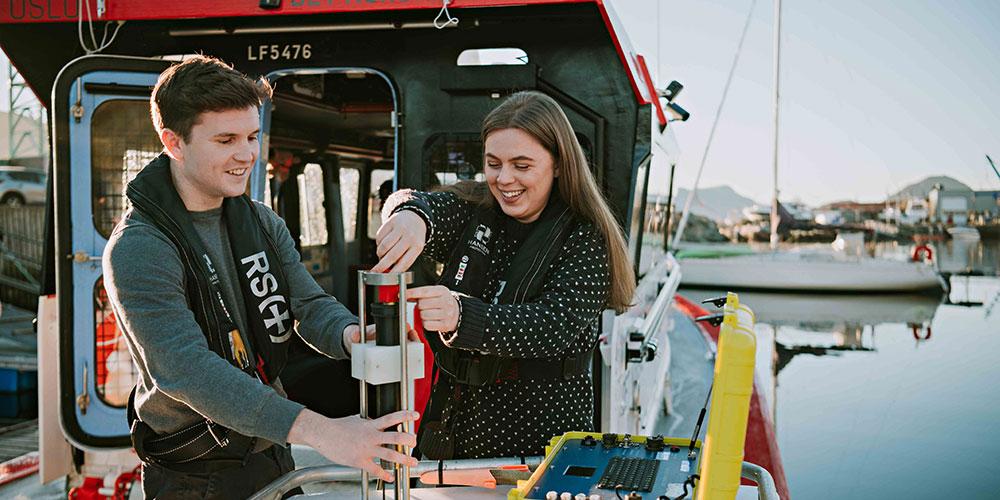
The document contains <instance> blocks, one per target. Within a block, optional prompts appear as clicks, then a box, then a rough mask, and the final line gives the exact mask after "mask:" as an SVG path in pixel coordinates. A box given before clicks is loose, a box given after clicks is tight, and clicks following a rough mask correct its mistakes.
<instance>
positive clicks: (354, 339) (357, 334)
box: [342, 324, 420, 356]
mask: <svg viewBox="0 0 1000 500" xmlns="http://www.w3.org/2000/svg"><path fill="white" fill-rule="evenodd" d="M406 338H407V339H408V340H410V341H411V342H420V335H419V334H417V331H416V330H414V329H413V327H412V326H411V325H409V324H407V325H406ZM374 341H375V325H368V326H366V327H365V342H374ZM342 342H343V343H344V351H346V352H347V355H348V356H350V355H351V349H352V348H353V347H354V344H357V343H359V342H361V327H360V326H358V325H347V328H345V329H344V337H343V339H342Z"/></svg>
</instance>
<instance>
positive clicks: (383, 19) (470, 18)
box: [0, 0, 788, 498]
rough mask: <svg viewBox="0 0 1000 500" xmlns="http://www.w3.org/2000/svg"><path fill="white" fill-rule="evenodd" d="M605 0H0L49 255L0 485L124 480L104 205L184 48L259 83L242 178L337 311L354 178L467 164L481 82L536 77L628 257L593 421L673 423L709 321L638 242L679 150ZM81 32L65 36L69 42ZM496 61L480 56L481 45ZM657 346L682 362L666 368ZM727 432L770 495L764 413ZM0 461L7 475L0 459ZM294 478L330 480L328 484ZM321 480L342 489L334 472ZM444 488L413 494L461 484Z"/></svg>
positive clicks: (348, 275) (688, 417) (363, 189)
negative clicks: (8, 472) (161, 82)
mask: <svg viewBox="0 0 1000 500" xmlns="http://www.w3.org/2000/svg"><path fill="white" fill-rule="evenodd" d="M613 3H614V2H612V1H610V0H580V1H575V2H566V1H565V0H454V1H451V0H443V1H442V0H409V1H407V2H391V1H385V2H296V1H291V2H287V1H286V2H282V1H281V0H263V1H261V2H259V4H258V3H257V2H250V3H231V2H230V3H225V2H223V3H218V4H211V5H207V4H197V3H191V2H173V3H163V2H155V1H152V0H117V1H115V2H110V3H104V2H97V5H85V6H84V7H82V8H79V9H77V8H71V7H72V6H70V4H63V3H58V2H56V3H49V4H46V5H43V4H37V5H36V4H35V3H32V4H31V6H30V7H29V6H28V4H27V3H26V0H25V1H20V0H18V1H15V2H14V3H12V4H11V5H14V8H11V9H10V10H7V11H0V22H2V23H4V29H3V30H2V31H0V45H2V46H3V48H4V50H5V52H6V53H7V55H8V56H9V58H10V59H11V61H13V63H14V64H15V65H16V67H17V68H18V69H19V70H20V71H21V74H22V76H23V77H24V79H25V80H26V81H27V83H28V85H29V86H30V87H31V88H32V89H35V90H36V95H37V96H38V98H39V100H40V101H41V102H42V103H43V104H44V106H46V108H47V109H48V111H49V116H50V117H51V118H50V123H51V131H50V135H51V137H50V141H51V144H52V145H53V162H52V171H53V175H52V176H50V179H52V181H51V184H50V187H49V193H50V194H49V198H48V199H49V204H50V207H49V208H50V209H49V213H50V214H51V215H50V216H49V217H47V220H46V224H47V225H48V234H50V235H52V236H51V237H50V239H49V241H48V244H49V245H50V248H49V249H48V251H47V252H48V253H47V254H46V255H49V256H50V258H49V260H48V261H47V262H46V269H45V272H44V274H45V276H44V279H43V280H42V281H43V290H42V295H41V296H40V297H39V307H38V332H39V335H38V338H39V341H40V342H39V345H38V376H39V388H38V394H39V415H40V417H39V420H38V429H37V431H38V433H39V436H40V437H39V441H38V455H37V456H36V460H35V471H37V472H35V473H34V474H33V475H31V476H29V477H26V478H22V479H19V480H17V481H13V482H11V483H10V484H7V485H2V486H0V497H7V496H14V495H15V494H24V495H25V496H28V497H35V496H44V495H46V494H50V493H52V492H53V491H55V492H57V493H63V492H65V491H68V490H71V489H73V490H74V491H75V493H74V495H80V496H89V497H90V498H103V497H105V496H110V495H107V493H108V492H110V491H115V490H118V489H121V488H125V487H126V486H128V485H131V484H133V483H134V482H135V481H136V480H138V478H137V471H138V469H137V467H138V461H137V458H136V456H135V454H134V453H133V452H132V451H131V449H130V447H129V445H130V443H129V437H128V428H127V425H126V422H127V420H126V418H125V409H124V407H123V406H122V405H121V404H120V401H118V400H117V398H116V397H115V395H120V394H122V392H120V390H121V389H123V388H124V389H127V386H126V387H122V386H121V383H122V381H128V380H134V377H135V373H134V372H131V371H130V365H128V364H127V363H122V361H123V357H122V356H121V351H120V344H121V343H120V342H118V341H117V339H118V337H117V336H118V335H120V333H119V332H118V331H117V327H116V322H115V319H114V314H113V312H112V311H111V309H110V305H109V304H108V303H107V300H106V297H105V294H104V293H103V281H102V278H101V260H100V256H101V255H102V253H103V249H104V245H105V244H106V242H107V237H108V235H109V231H110V230H111V228H113V227H114V224H115V222H116V221H117V218H118V217H119V216H120V214H121V211H122V209H123V208H124V206H125V205H124V200H123V197H122V196H121V193H122V191H123V189H122V187H123V183H124V182H125V181H126V180H127V179H129V178H130V176H132V175H134V174H135V173H136V172H137V171H138V170H139V169H140V168H142V166H143V165H144V164H145V163H146V162H147V161H148V160H149V159H150V158H151V157H152V156H153V155H156V154H157V153H158V152H159V151H160V144H159V142H158V138H157V137H156V135H155V133H153V131H152V127H151V125H150V124H149V119H148V100H149V95H150V89H151V87H152V85H153V84H154V83H155V81H156V79H157V76H158V75H159V73H160V72H162V71H163V70H164V69H165V68H167V67H168V66H169V65H170V64H171V63H172V61H176V60H178V59H182V58H183V57H184V55H185V54H192V53H195V52H198V53H205V54H207V55H212V56H216V57H220V58H222V59H223V60H225V61H227V62H230V63H232V64H233V65H234V67H235V68H236V69H238V70H240V71H244V72H246V73H249V74H253V75H264V76H265V77H266V78H267V79H269V80H270V81H271V82H272V84H274V85H275V88H276V91H275V95H274V97H273V98H272V100H271V101H270V102H268V103H266V104H265V106H264V108H263V109H262V123H261V126H262V141H261V142H262V143H263V144H265V145H266V146H265V147H263V148H262V151H261V154H260V161H259V162H258V164H257V165H256V166H255V167H254V170H253V172H252V174H251V176H250V183H249V187H248V190H249V193H250V195H251V196H252V197H253V198H254V199H256V200H259V201H261V202H263V203H266V204H270V206H271V207H272V208H273V209H275V210H276V211H277V212H278V213H279V215H281V216H282V217H283V218H284V219H285V221H286V224H287V225H288V227H289V230H290V231H291V232H292V234H293V236H294V237H297V239H298V241H299V242H300V243H301V246H302V248H301V255H302V259H303V263H304V264H305V265H306V268H307V269H308V270H309V272H310V273H312V274H313V276H314V277H315V278H316V279H317V281H318V282H319V283H320V284H321V285H322V286H323V287H324V288H325V289H326V290H327V291H328V292H329V293H331V294H332V295H334V296H336V297H339V298H340V299H341V300H342V302H344V303H345V305H347V306H348V307H349V308H351V309H353V310H355V311H357V310H358V307H359V305H360V304H358V301H357V300H356V299H357V297H358V289H357V281H356V280H355V279H354V276H356V275H357V271H358V270H362V269H368V268H369V267H370V266H371V265H372V264H373V263H374V259H373V257H374V255H375V252H374V250H375V249H374V242H373V241H372V240H371V238H368V237H366V236H367V235H369V234H370V232H369V230H368V229H369V228H368V225H369V217H368V216H367V214H371V213H373V210H372V207H371V204H372V203H374V202H376V201H377V197H376V196H373V195H372V193H375V192H376V190H377V187H378V186H379V185H380V184H382V183H383V182H384V181H386V180H388V179H392V181H393V187H394V188H401V187H416V188H428V187H430V186H433V185H435V184H440V183H446V182H453V181H454V180H457V179H469V178H474V176H475V174H476V172H477V170H479V168H480V167H481V162H482V158H481V155H480V151H481V145H480V143H479V134H478V129H479V122H480V120H481V119H482V116H484V114H485V113H486V112H487V111H488V110H489V109H491V108H492V107H493V106H495V105H496V102H497V99H499V98H502V97H503V96H504V95H506V94H508V93H510V92H513V91H515V90H525V89H536V90H539V91H543V92H546V93H547V94H549V95H550V96H553V97H554V98H555V99H556V100H557V101H558V102H559V103H560V104H561V105H562V106H563V108H564V110H565V111H566V113H567V115H568V117H569V119H570V122H571V123H572V124H573V126H574V129H575V130H576V132H577V135H578V138H579V140H580V142H581V144H582V145H583V148H584V150H585V151H586V153H587V154H588V157H589V158H590V159H591V160H592V167H593V169H594V171H595V172H596V176H597V178H598V182H599V183H600V184H601V186H602V188H603V189H604V190H605V192H606V193H607V196H608V199H609V200H611V205H612V210H613V211H614V212H615V214H616V216H617V217H618V218H619V220H621V221H622V222H623V227H624V231H625V233H626V237H627V241H628V245H629V250H630V252H632V257H633V259H634V261H635V263H636V268H637V270H641V273H637V274H638V275H639V287H638V289H637V294H636V304H635V305H634V306H633V307H632V308H631V309H630V310H629V311H627V312H625V313H624V314H620V315H616V314H614V313H613V312H610V311H609V312H606V313H605V314H604V316H603V318H602V322H601V340H600V349H599V352H598V354H599V355H598V356H595V365H594V367H593V374H594V378H595V387H596V390H597V402H596V403H597V404H596V410H597V411H596V416H597V418H596V419H595V427H596V428H598V429H601V430H602V431H605V432H611V433H621V434H625V433H628V434H632V435H639V434H646V435H651V434H655V433H656V432H668V431H669V432H677V433H681V434H684V435H689V433H694V432H695V428H694V425H693V422H694V421H695V420H696V418H697V413H698V412H699V411H700V410H701V409H702V407H703V404H704V400H705V395H706V393H707V392H708V387H709V386H710V385H711V383H712V382H711V380H712V378H711V374H712V368H711V363H710V362H709V361H708V360H710V359H711V355H712V353H714V352H715V349H716V341H717V337H715V336H713V335H712V331H713V328H712V327H710V326H704V325H700V324H698V323H696V322H695V318H697V317H700V316H703V315H706V314H708V311H706V310H704V309H702V308H701V307H700V306H698V305H697V304H693V303H689V302H687V301H684V300H683V298H681V297H679V296H678V295H677V294H676V290H677V287H678V286H679V283H680V281H681V277H682V272H681V267H680V265H679V264H678V262H677V260H676V259H675V258H674V257H673V256H672V255H670V254H668V253H666V252H664V251H663V249H661V248H659V247H658V246H657V245H655V244H654V245H652V246H651V245H648V244H644V241H643V235H644V231H643V228H644V223H643V220H642V218H643V216H644V215H643V214H644V213H645V206H644V204H645V203H646V200H647V199H648V197H647V196H646V194H647V193H646V187H647V185H648V181H649V179H650V176H651V172H652V171H655V170H659V169H663V170H666V171H669V168H670V165H671V164H673V163H675V162H676V158H677V155H678V154H679V148H678V146H677V144H676V140H675V138H674V135H673V130H674V127H675V125H674V124H671V123H670V122H671V121H677V120H683V119H685V118H686V116H687V112H686V111H684V110H683V109H682V108H681V107H680V106H679V105H678V104H677V103H675V102H673V99H674V98H675V97H676V96H677V93H678V92H679V91H680V89H681V88H682V85H680V84H679V83H677V82H670V83H669V84H666V82H654V81H653V79H652V77H651V76H650V73H649V69H648V67H647V64H646V60H645V59H644V58H643V57H642V55H641V54H638V53H637V52H636V51H635V50H634V49H633V48H632V47H631V45H630V43H629V41H628V36H627V33H625V31H624V29H623V28H622V25H621V23H620V22H619V21H618V18H617V16H616V14H615V12H614V8H613ZM15 4H16V5H15ZM73 5H74V6H75V4H73ZM449 7H450V11H449ZM67 9H68V10H67ZM29 12H30V15H28V14H27V13H29ZM456 24H457V25H458V26H460V28H456V27H455V26H456ZM90 28H93V29H95V30H103V29H106V30H107V33H108V38H105V39H102V40H101V41H102V42H103V43H101V44H99V45H97V46H95V45H93V44H91V43H88V41H90V42H92V41H94V40H88V37H82V38H81V36H80V35H81V31H80V30H89V29H90ZM570 40H571V41H572V44H571V46H570V45H567V44H568V41H570ZM403 48H405V50H403ZM81 51H82V52H86V53H87V54H88V55H85V56H82V57H78V56H79V54H80V53H81ZM469 51H472V53H473V54H472V55H471V56H470V55H469ZM568 55H571V56H572V57H567V56H568ZM497 60H500V61H503V62H504V64H499V65H492V64H489V61H497ZM507 63H512V64H507ZM444 110H447V112H445V111H444ZM126 133H127V135H126ZM282 152H284V153H293V154H294V155H297V156H299V157H300V158H301V159H302V160H303V161H302V162H301V163H298V164H294V165H293V166H292V167H291V172H290V175H293V176H295V179H296V181H297V182H288V183H283V184H282V187H280V189H287V190H288V192H286V193H284V194H285V196H282V197H281V200H275V197H274V196H271V195H272V193H271V192H270V190H271V189H279V187H278V186H276V185H274V184H272V183H271V182H269V179H268V176H267V170H266V167H267V163H268V162H269V161H274V162H278V161H279V156H280V155H279V153H282ZM271 155H273V158H272V157H271ZM646 243H649V242H646ZM54 256H72V258H62V257H59V258H55V257H54ZM292 351H293V352H295V353H296V354H293V355H292V358H291V359H290V361H289V368H288V369H287V370H286V372H284V373H283V374H282V377H283V382H285V384H284V385H285V389H286V390H287V392H288V393H289V395H290V397H293V398H296V399H298V400H300V401H308V404H309V406H310V407H311V408H313V407H314V404H315V408H317V409H319V410H320V411H322V412H324V413H326V414H328V415H330V416H345V415H351V414H357V412H358V403H357V399H354V400H353V401H352V400H351V397H352V396H353V397H355V398H357V397H359V391H358V384H357V382H356V381H354V380H353V379H351V377H350V375H349V374H350V367H349V364H348V366H345V364H344V363H343V362H334V361H332V360H328V359H326V358H324V357H322V356H318V355H316V354H315V353H313V352H312V351H311V350H310V349H308V348H307V347H304V346H300V349H298V351H296V348H294V347H293V348H292ZM675 359H684V360H685V362H688V361H691V360H695V362H694V365H691V366H689V368H690V370H688V369H683V370H682V368H684V366H685V364H684V363H681V364H677V365H675V364H674V363H673V361H674V360H675ZM692 370H693V371H692ZM690 373H697V376H692V375H690ZM706 374H707V376H706ZM286 377H287V380H286ZM681 381H689V382H691V383H690V384H682V383H681ZM115 384H118V386H117V387H115ZM333 393H337V394H346V395H347V396H345V397H344V398H342V399H344V401H342V402H341V403H342V404H340V405H339V406H338V405H337V404H336V403H337V402H334V401H330V400H331V399H334V398H329V397H328V395H329V394H333ZM317 394H318V395H319V396H317ZM754 397H755V398H756V396H754ZM338 399H339V398H338ZM754 405H755V406H754ZM751 406H752V408H756V410H753V411H754V412H755V413H759V414H760V415H765V416H766V414H767V412H766V411H762V410H761V409H762V408H764V407H766V403H763V402H761V401H760V400H756V399H755V400H754V402H753V403H752V405H751ZM665 414H669V415H665ZM671 419H673V420H671ZM670 422H674V423H670ZM747 442H748V443H749V445H748V446H747V447H746V448H745V450H744V459H745V460H746V461H747V462H752V463H754V464H759V465H760V466H763V467H757V466H754V467H750V468H749V469H748V470H750V471H751V472H744V474H749V476H748V477H753V478H756V479H757V480H758V481H759V482H760V481H764V482H765V483H766V484H772V483H771V478H772V477H773V484H776V488H775V489H776V491H777V492H779V493H780V494H781V495H782V496H783V497H786V498H787V496H788V487H787V481H786V480H785V478H784V473H783V469H782V467H781V460H780V454H779V453H778V449H777V444H776V440H775V437H774V429H773V425H772V424H771V423H770V421H769V420H768V419H766V418H763V417H758V418H756V419H753V418H751V423H750V424H749V427H748V441H747ZM308 451H309V450H303V449H301V448H300V447H296V449H295V450H294V452H295V454H296V456H297V457H299V458H301V460H300V462H299V466H300V467H302V468H301V469H300V470H299V471H296V472H295V473H293V474H295V475H296V476H295V477H311V478H313V479H318V480H319V481H320V482H323V481H327V480H330V479H331V478H333V479H336V478H340V477H341V476H337V475H336V474H332V475H331V474H326V472H331V470H333V471H336V470H339V471H340V472H338V474H348V473H350V474H355V477H356V472H350V471H346V472H345V471H344V469H343V468H341V469H336V466H332V465H330V464H329V462H325V460H316V461H315V462H310V461H309V460H308V459H307V457H306V455H308ZM39 458H40V464H39ZM313 458H316V457H315V456H314V457H313ZM320 458H321V457H320ZM501 462H502V461H500V460H497V461H494V462H493V463H494V464H500V463H501ZM465 465H466V466H467V465H468V464H465ZM331 468H333V469H331ZM0 469H2V467H0ZM22 472H23V471H22ZM5 480H11V477H10V476H7V477H4V476H0V483H2V482H3V481H5ZM765 480H766V481H765ZM42 485H46V486H42ZM313 486H314V487H315V488H319V489H320V492H322V491H326V492H327V493H330V494H335V491H334V490H336V489H337V487H338V486H336V485H334V486H330V485H328V484H319V485H313ZM341 486H344V488H347V489H348V490H351V491H352V492H353V493H351V495H354V497H356V492H357V488H358V486H357V484H356V483H354V484H347V485H341ZM46 488H48V489H46ZM352 488H353V489H352ZM754 489H755V490H757V489H756V488H754ZM445 490H447V489H446V488H441V489H437V490H434V491H422V492H419V495H439V497H440V498H471V496H470V495H473V494H475V495H480V494H481V493H470V492H469V490H462V491H460V492H457V493H456V492H447V491H445ZM310 491H313V492H315V491H316V490H315V489H314V490H310ZM102 492H103V493H102ZM769 492H770V489H769V488H766V487H762V488H760V490H759V491H755V492H753V493H752V494H753V495H754V496H755V497H756V495H757V494H760V495H766V494H768V493H769ZM497 493H498V492H497V491H491V492H485V493H482V494H483V495H488V497H489V498H496V497H497V496H496V495H497ZM118 494H120V495H121V494H123V492H122V491H118ZM449 495H450V496H449ZM489 495H492V496H489ZM769 498H773V497H769Z"/></svg>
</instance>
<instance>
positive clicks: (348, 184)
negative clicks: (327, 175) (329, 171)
mask: <svg viewBox="0 0 1000 500" xmlns="http://www.w3.org/2000/svg"><path fill="white" fill-rule="evenodd" d="M360 190H361V172H360V171H359V170H358V169H356V168H341V169H340V206H341V207H342V210H341V214H342V215H343V219H344V241H347V242H351V241H354V240H355V238H356V235H357V233H358V210H357V207H358V194H359V191H360Z"/></svg>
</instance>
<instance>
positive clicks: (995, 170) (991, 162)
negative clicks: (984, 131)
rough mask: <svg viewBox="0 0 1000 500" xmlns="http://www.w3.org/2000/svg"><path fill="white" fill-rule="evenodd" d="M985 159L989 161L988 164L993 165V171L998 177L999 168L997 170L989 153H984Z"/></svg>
mask: <svg viewBox="0 0 1000 500" xmlns="http://www.w3.org/2000/svg"><path fill="white" fill-rule="evenodd" d="M986 161H988V162H990V166H991V167H993V173H995V174H997V177H998V178H1000V170H997V166H996V165H994V164H993V158H990V155H986Z"/></svg>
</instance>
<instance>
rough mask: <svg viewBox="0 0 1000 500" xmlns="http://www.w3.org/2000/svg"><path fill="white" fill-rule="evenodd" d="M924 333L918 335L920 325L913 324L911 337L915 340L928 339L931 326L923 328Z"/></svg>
mask: <svg viewBox="0 0 1000 500" xmlns="http://www.w3.org/2000/svg"><path fill="white" fill-rule="evenodd" d="M924 332H926V335H920V327H919V326H917V325H913V338H914V339H916V340H930V339H931V327H929V326H928V327H927V328H924Z"/></svg>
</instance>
